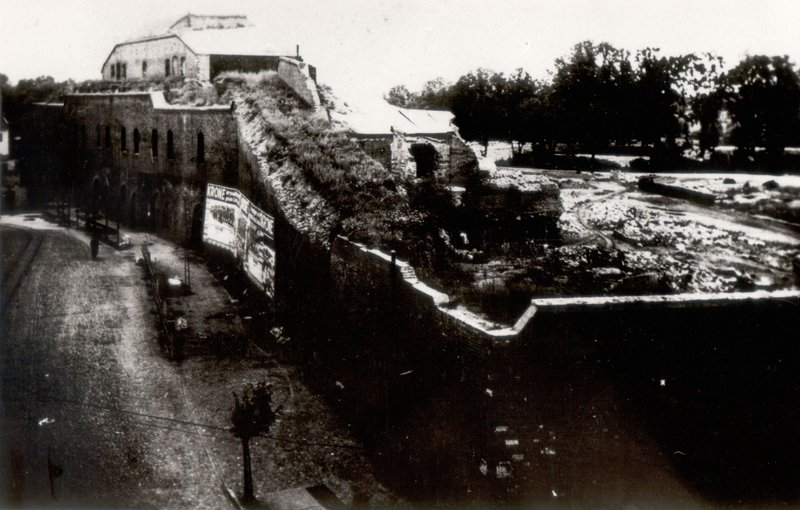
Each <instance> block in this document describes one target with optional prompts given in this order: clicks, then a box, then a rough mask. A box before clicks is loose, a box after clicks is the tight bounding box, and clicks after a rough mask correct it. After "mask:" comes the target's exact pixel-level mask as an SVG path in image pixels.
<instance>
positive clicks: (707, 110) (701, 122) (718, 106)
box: [679, 53, 724, 157]
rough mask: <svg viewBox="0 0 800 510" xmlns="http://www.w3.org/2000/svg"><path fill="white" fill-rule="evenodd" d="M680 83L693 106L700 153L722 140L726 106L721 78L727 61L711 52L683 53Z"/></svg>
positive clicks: (690, 118) (690, 110) (691, 112)
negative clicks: (721, 122)
mask: <svg viewBox="0 0 800 510" xmlns="http://www.w3.org/2000/svg"><path fill="white" fill-rule="evenodd" d="M682 59H683V64H682V66H681V67H682V73H681V75H680V77H679V80H680V86H681V87H682V89H683V91H684V95H685V96H686V97H687V104H688V106H689V108H688V111H687V115H686V117H687V121H688V122H690V123H692V124H694V125H696V126H697V141H698V143H699V146H700V156H701V157H704V156H705V153H706V152H707V151H711V150H713V149H714V147H716V146H717V144H719V139H720V132H719V127H718V119H719V114H720V112H721V111H722V108H723V106H724V94H723V93H722V89H721V82H720V78H721V76H722V68H723V65H724V61H723V59H722V57H718V56H716V55H713V54H711V53H702V54H700V55H696V54H693V53H692V54H689V55H685V56H683V57H682Z"/></svg>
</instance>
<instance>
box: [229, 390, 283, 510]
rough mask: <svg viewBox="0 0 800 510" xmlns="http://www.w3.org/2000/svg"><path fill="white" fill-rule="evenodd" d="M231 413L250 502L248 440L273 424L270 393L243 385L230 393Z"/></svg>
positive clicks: (251, 484) (247, 496) (251, 487)
mask: <svg viewBox="0 0 800 510" xmlns="http://www.w3.org/2000/svg"><path fill="white" fill-rule="evenodd" d="M233 399H234V404H233V410H232V411H231V423H232V424H233V426H232V427H231V429H230V430H231V432H232V433H233V435H234V436H236V437H237V438H239V439H240V440H241V441H242V462H243V467H244V497H243V499H244V500H245V501H248V502H249V501H253V500H254V499H255V498H254V496H253V473H252V468H251V463H250V440H251V439H253V438H254V437H257V436H259V435H261V434H264V433H266V432H267V431H269V429H270V427H272V424H273V423H274V422H275V418H276V412H275V411H273V410H272V390H271V387H270V386H269V385H268V384H267V383H265V382H260V383H258V384H255V385H253V384H247V385H245V386H244V387H243V388H242V391H241V394H237V393H236V392H234V393H233Z"/></svg>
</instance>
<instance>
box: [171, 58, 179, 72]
mask: <svg viewBox="0 0 800 510" xmlns="http://www.w3.org/2000/svg"><path fill="white" fill-rule="evenodd" d="M172 74H178V57H172Z"/></svg>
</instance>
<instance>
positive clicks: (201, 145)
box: [197, 131, 206, 164]
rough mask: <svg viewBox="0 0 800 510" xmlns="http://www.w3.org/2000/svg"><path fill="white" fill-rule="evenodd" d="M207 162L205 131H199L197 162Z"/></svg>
mask: <svg viewBox="0 0 800 510" xmlns="http://www.w3.org/2000/svg"><path fill="white" fill-rule="evenodd" d="M205 162H206V141H205V137H204V136H203V132H202V131H201V132H199V133H197V163H198V164H202V163H205Z"/></svg>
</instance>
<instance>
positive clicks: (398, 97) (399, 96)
mask: <svg viewBox="0 0 800 510" xmlns="http://www.w3.org/2000/svg"><path fill="white" fill-rule="evenodd" d="M383 99H384V100H386V102H387V103H389V104H391V105H394V106H399V107H400V108H407V107H408V103H409V102H411V99H412V96H411V92H409V91H408V89H407V88H406V86H405V85H395V86H394V87H392V88H391V89H389V92H387V93H386V94H384V96H383Z"/></svg>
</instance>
